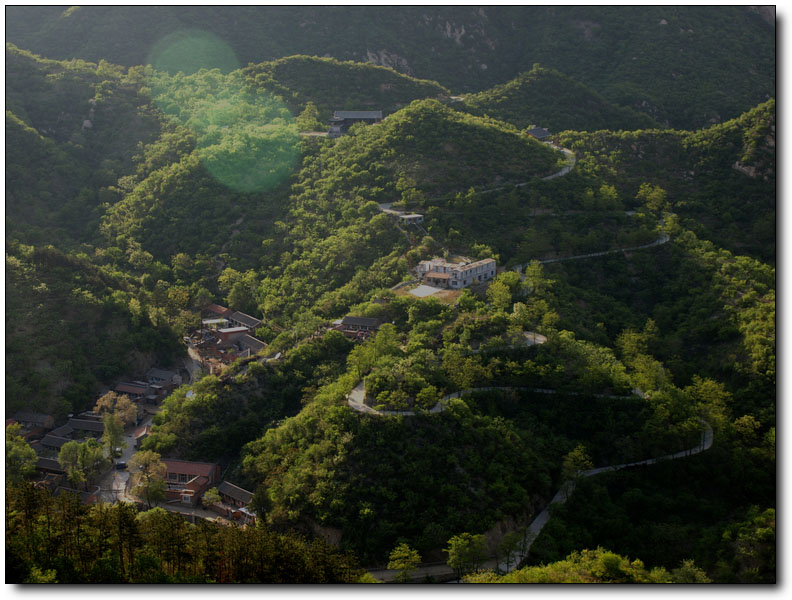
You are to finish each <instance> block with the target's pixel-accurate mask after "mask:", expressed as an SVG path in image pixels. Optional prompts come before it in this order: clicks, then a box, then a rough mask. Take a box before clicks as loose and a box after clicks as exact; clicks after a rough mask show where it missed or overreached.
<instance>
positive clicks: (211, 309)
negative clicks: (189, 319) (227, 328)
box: [203, 304, 234, 319]
mask: <svg viewBox="0 0 792 600" xmlns="http://www.w3.org/2000/svg"><path fill="white" fill-rule="evenodd" d="M233 312H234V311H233V310H231V309H230V308H226V307H225V306H220V305H219V304H210V305H209V306H207V307H206V308H205V309H204V312H203V314H204V316H205V317H207V318H209V319H224V318H226V317H227V316H228V315H230V314H231V313H233Z"/></svg>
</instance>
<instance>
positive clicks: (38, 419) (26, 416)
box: [14, 410, 52, 425]
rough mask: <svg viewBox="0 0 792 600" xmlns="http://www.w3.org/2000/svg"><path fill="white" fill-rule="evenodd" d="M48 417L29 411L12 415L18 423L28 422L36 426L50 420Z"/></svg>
mask: <svg viewBox="0 0 792 600" xmlns="http://www.w3.org/2000/svg"><path fill="white" fill-rule="evenodd" d="M51 418H52V417H51V416H50V415H45V414H43V413H37V412H31V411H29V410H20V411H19V412H18V413H16V414H15V415H14V419H16V420H17V421H18V422H20V423H22V422H28V423H36V424H37V425H43V424H44V422H45V421H46V420H47V419H51Z"/></svg>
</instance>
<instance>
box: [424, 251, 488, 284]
mask: <svg viewBox="0 0 792 600" xmlns="http://www.w3.org/2000/svg"><path fill="white" fill-rule="evenodd" d="M417 271H418V276H419V277H421V278H422V279H423V282H424V283H426V284H427V285H433V286H436V287H440V288H448V289H461V288H466V287H468V286H471V285H475V284H477V283H482V282H484V281H490V280H491V279H493V278H494V277H495V273H496V271H497V263H496V262H495V260H494V259H492V258H485V259H484V260H479V261H476V262H473V263H467V262H461V263H452V262H448V261H447V260H445V259H443V258H433V259H432V260H422V261H421V262H420V263H418V268H417Z"/></svg>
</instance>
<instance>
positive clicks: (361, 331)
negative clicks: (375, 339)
mask: <svg viewBox="0 0 792 600" xmlns="http://www.w3.org/2000/svg"><path fill="white" fill-rule="evenodd" d="M380 325H382V321H380V320H379V319H375V318H372V317H353V316H349V315H347V316H346V317H344V318H343V319H341V320H340V321H336V322H335V326H334V327H333V331H340V332H341V333H343V334H344V335H345V336H346V337H348V338H350V339H352V340H356V341H363V340H365V339H367V338H368V336H370V335H371V334H372V333H373V332H375V331H377V330H378V329H379V328H380Z"/></svg>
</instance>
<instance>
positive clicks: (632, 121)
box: [456, 64, 658, 131]
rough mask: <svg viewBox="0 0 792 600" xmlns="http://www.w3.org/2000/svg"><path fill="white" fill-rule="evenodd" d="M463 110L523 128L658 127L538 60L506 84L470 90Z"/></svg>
mask: <svg viewBox="0 0 792 600" xmlns="http://www.w3.org/2000/svg"><path fill="white" fill-rule="evenodd" d="M456 108H460V107H456ZM460 109H466V110H469V111H470V112H472V113H473V114H476V115H482V114H486V115H488V116H490V117H492V118H495V119H498V120H501V121H506V122H507V123H511V124H513V125H515V126H516V127H519V128H521V129H527V128H529V127H531V125H534V124H538V125H541V126H543V127H545V128H547V129H550V130H551V131H562V130H564V129H574V130H576V131H596V130H598V129H611V130H619V129H649V128H653V127H657V126H658V124H657V123H656V122H655V121H654V120H653V119H652V118H651V117H649V116H648V115H646V114H643V113H640V112H637V111H635V110H632V109H629V108H624V107H621V106H616V105H614V104H612V103H611V102H608V101H607V100H605V99H604V98H603V97H602V96H601V95H600V94H598V93H597V92H595V91H594V90H592V89H590V88H589V87H588V86H585V85H583V84H581V83H578V82H576V81H573V80H572V79H570V78H569V77H566V76H565V75H563V74H562V73H559V72H558V71H556V70H554V69H545V68H543V67H541V66H540V65H538V64H536V65H534V66H533V68H532V69H531V70H530V71H526V72H525V73H520V75H518V76H517V77H515V78H514V79H512V80H511V81H509V82H507V83H504V84H502V85H497V86H495V87H493V88H492V89H489V90H485V91H482V92H478V93H476V94H469V95H466V96H465V98H464V101H463V104H462V107H461V108H460Z"/></svg>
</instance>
